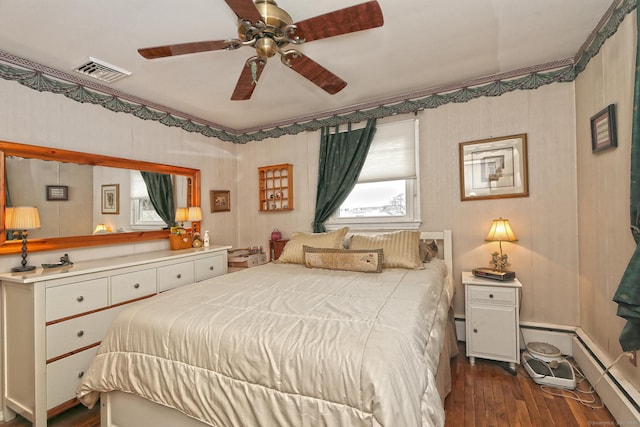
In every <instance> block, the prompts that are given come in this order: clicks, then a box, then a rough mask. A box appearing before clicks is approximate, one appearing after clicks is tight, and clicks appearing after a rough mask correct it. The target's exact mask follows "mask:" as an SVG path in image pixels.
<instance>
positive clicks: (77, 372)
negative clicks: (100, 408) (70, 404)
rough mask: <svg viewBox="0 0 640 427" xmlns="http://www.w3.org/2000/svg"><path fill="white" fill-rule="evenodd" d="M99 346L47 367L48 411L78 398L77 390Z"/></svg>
mask: <svg viewBox="0 0 640 427" xmlns="http://www.w3.org/2000/svg"><path fill="white" fill-rule="evenodd" d="M98 348H99V346H95V347H91V348H90V349H87V350H85V351H83V352H80V353H77V354H74V355H73V356H69V357H65V358H64V359H60V360H57V361H55V362H53V363H49V364H48V365H47V410H48V409H51V408H55V407H56V406H58V405H60V404H62V403H64V402H66V401H68V400H71V399H73V398H75V397H76V388H78V385H79V384H80V380H81V379H82V376H83V375H84V371H85V370H86V369H87V368H88V367H89V364H90V363H91V360H92V359H93V357H94V356H95V355H96V353H97V351H98Z"/></svg>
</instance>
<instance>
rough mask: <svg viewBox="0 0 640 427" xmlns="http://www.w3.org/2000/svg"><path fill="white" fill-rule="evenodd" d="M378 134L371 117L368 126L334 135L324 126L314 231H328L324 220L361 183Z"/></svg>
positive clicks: (336, 129) (336, 132)
mask: <svg viewBox="0 0 640 427" xmlns="http://www.w3.org/2000/svg"><path fill="white" fill-rule="evenodd" d="M375 133H376V119H369V120H367V126H366V127H365V128H364V129H358V130H352V129H351V123H349V127H348V130H347V132H338V128H337V127H336V128H335V132H334V133H333V134H331V133H330V132H329V128H328V127H323V128H322V133H321V137H320V138H321V139H320V167H319V170H318V193H317V195H316V212H315V218H314V219H313V231H314V232H315V233H322V232H324V231H325V227H324V222H325V221H326V220H327V219H328V218H329V216H331V214H332V213H333V212H334V211H335V210H336V209H338V208H339V207H340V205H341V204H342V203H343V202H344V201H345V199H346V198H347V196H348V195H349V193H350V192H351V190H353V187H355V185H356V183H357V182H358V176H359V175H360V171H361V170H362V166H363V165H364V161H365V160H366V158H367V153H368V152H369V146H371V141H372V140H373V136H374V135H375Z"/></svg>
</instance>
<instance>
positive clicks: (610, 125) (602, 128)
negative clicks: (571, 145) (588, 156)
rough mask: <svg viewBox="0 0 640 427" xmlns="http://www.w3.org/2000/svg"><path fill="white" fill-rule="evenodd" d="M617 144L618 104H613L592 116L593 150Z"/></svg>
mask: <svg viewBox="0 0 640 427" xmlns="http://www.w3.org/2000/svg"><path fill="white" fill-rule="evenodd" d="M617 146H618V137H617V135H616V105H615V104H611V105H609V106H607V108H605V109H604V110H602V111H600V112H598V114H596V115H594V116H593V117H591V152H592V153H597V152H600V151H602V150H606V149H608V148H611V147H617Z"/></svg>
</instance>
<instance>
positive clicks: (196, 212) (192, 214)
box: [187, 206, 202, 233]
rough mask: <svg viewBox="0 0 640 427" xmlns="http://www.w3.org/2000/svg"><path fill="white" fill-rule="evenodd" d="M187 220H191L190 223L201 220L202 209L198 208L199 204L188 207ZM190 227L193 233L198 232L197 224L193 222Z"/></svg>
mask: <svg viewBox="0 0 640 427" xmlns="http://www.w3.org/2000/svg"><path fill="white" fill-rule="evenodd" d="M187 221H191V222H192V223H193V222H197V221H202V209H200V206H191V207H190V208H188V212H187ZM192 228H193V232H194V233H197V232H198V229H197V224H193V225H192Z"/></svg>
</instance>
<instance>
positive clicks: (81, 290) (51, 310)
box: [45, 277, 109, 322]
mask: <svg viewBox="0 0 640 427" xmlns="http://www.w3.org/2000/svg"><path fill="white" fill-rule="evenodd" d="M108 304H109V281H108V279H107V278H106V277H100V278H98V279H92V280H86V281H81V282H75V283H70V284H68V285H61V286H55V287H51V288H47V290H46V317H45V318H46V321H47V322H50V321H52V320H56V319H61V318H63V317H68V316H73V315H75V314H80V313H86V312H87V311H91V310H96V309H99V308H103V307H106V306H107V305H108Z"/></svg>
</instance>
